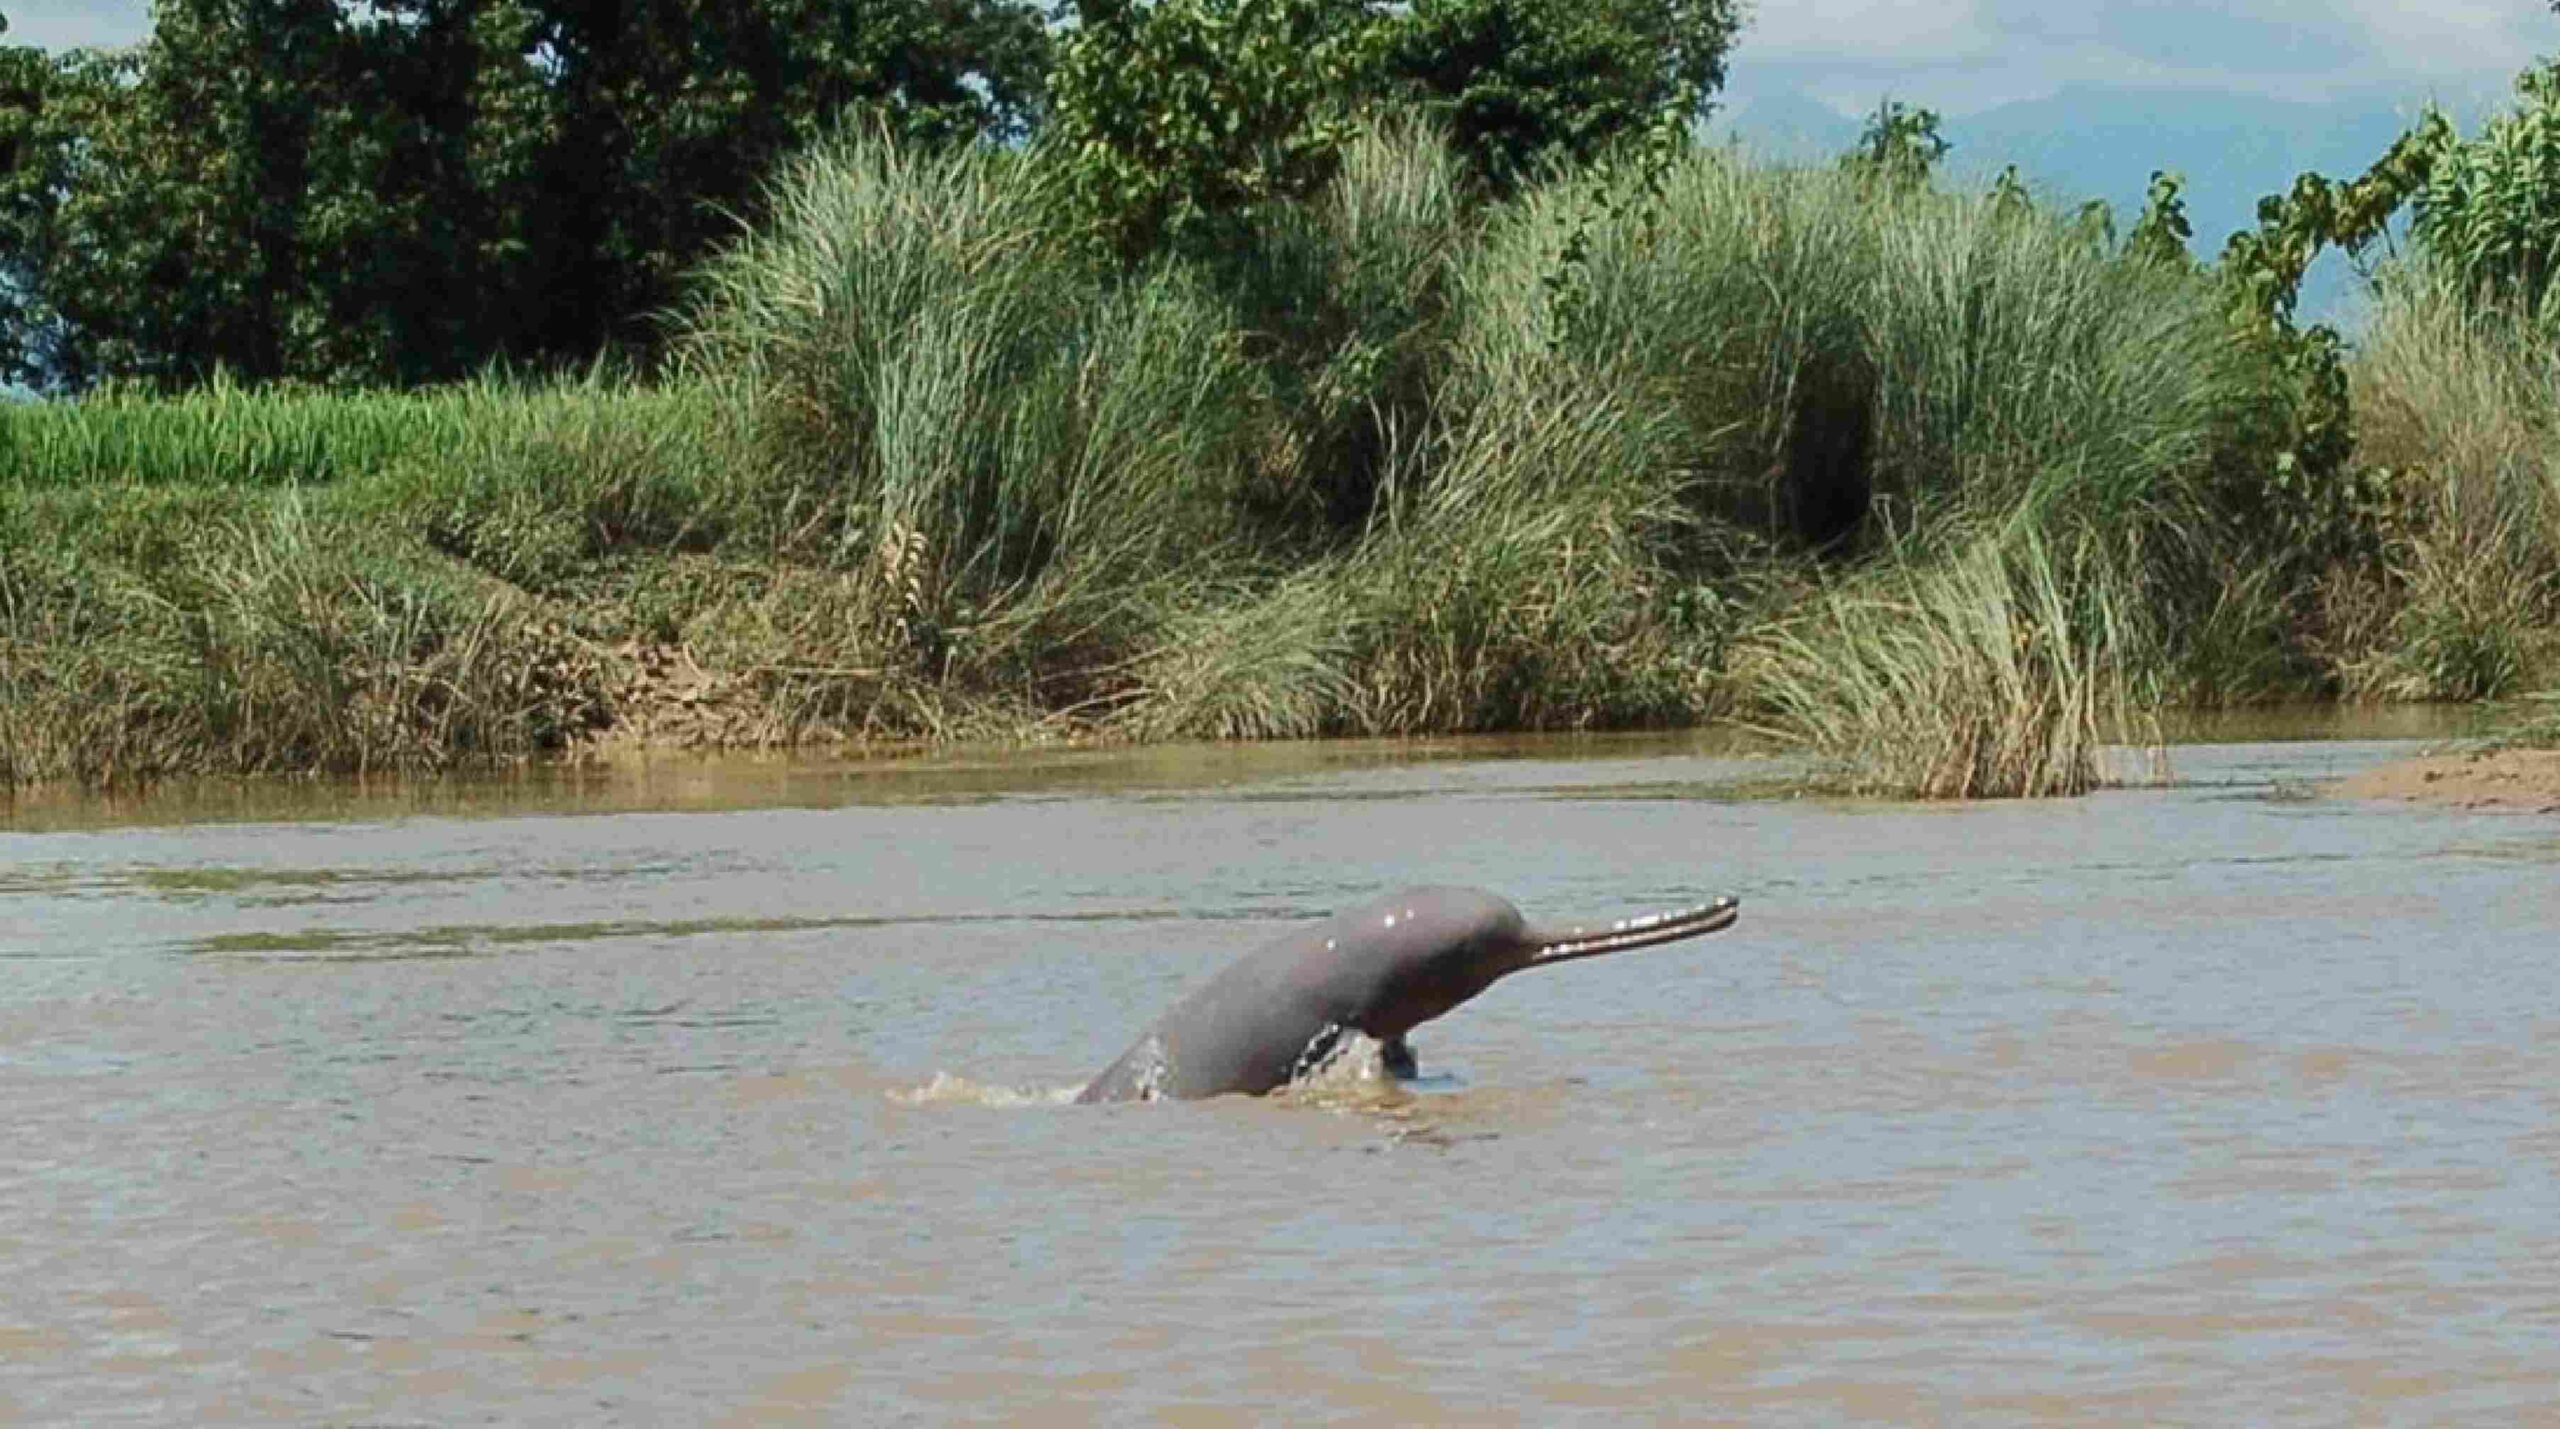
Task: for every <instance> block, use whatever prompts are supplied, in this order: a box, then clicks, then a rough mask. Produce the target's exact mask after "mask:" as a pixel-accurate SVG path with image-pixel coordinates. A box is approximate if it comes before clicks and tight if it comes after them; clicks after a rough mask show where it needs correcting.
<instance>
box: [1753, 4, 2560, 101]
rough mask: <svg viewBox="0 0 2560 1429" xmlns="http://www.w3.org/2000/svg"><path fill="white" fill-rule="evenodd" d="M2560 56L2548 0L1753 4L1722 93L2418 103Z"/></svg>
mask: <svg viewBox="0 0 2560 1429" xmlns="http://www.w3.org/2000/svg"><path fill="white" fill-rule="evenodd" d="M2537 52H2540V53H2553V52H2560V16H2555V15H2553V14H2552V13H2551V12H2550V10H2549V8H2548V6H2547V5H2546V4H2545V0H2080V2H2079V3H2072V0H2064V3H2059V4H2057V3H2054V2H2053V0H1900V2H1899V3H1897V0H1759V4H1758V6H1757V13H1756V14H1755V16H1754V18H1753V20H1752V23H1751V25H1750V28H1749V29H1747V30H1746V31H1745V32H1744V34H1743V37H1742V42H1741V44H1740V46H1739V47H1738V48H1737V49H1736V50H1735V52H1734V55H1733V60H1732V64H1731V71H1732V82H1731V84H1730V85H1729V86H1728V92H1729V97H1730V98H1731V99H1732V100H1734V101H1736V102H1737V103H1738V104H1742V105H1745V106H1747V103H1748V101H1749V100H1750V99H1751V98H1752V97H1754V96H1757V95H1763V94H1770V93H1789V92H1792V93H1798V94H1803V95H1806V96H1809V97H1811V98H1814V99H1816V100H1819V101H1821V102H1822V103H1824V104H1826V105H1829V106H1830V107H1831V108H1833V109H1835V110H1839V111H1841V112H1844V113H1858V112H1863V111H1866V110H1869V109H1872V108H1873V107H1874V106H1875V103H1876V101H1877V100H1878V99H1879V98H1882V97H1885V96H1887V95H1890V96H1891V97H1893V98H1896V99H1900V100H1903V101H1904V102H1906V103H1911V104H1919V105H1926V106H1928V107H1929V108H1932V109H1936V110H1938V111H1939V112H1941V113H1943V114H1946V115H1949V116H1961V115H1965V114H1970V113H1975V112H1977V111H1980V110H1984V109H1989V108H1992V107H1994V106H1997V105H2001V104H2009V103H2014V102H2017V101H2020V100H2029V99H2041V98H2044V97H2047V96H2049V95H2051V94H2054V93H2055V92H2057V91H2060V90H2063V89H2066V88H2072V87H2077V86H2091V85H2096V86H2105V87H2115V88H2140V89H2151V90H2158V89H2203V90H2216V91H2222V92H2226V93H2240V94H2249V95H2255V96H2259V97H2262V98H2271V99H2286V100H2295V101H2302V102H2321V101H2334V100H2340V99H2348V98H2357V97H2388V98H2392V99H2396V100H2399V101H2400V102H2403V103H2406V104H2410V105H2415V104H2417V103H2419V102H2422V101H2424V100H2426V99H2428V98H2430V97H2443V98H2447V99H2452V98H2456V97H2460V96H2469V95H2478V94H2481V93H2483V92H2486V93H2489V94H2495V93H2499V92H2502V91H2504V90H2505V88H2506V87H2507V84H2508V82H2509V80H2510V79H2511V78H2512V77H2513V76H2514V75H2515V73H2516V72H2517V71H2518V70H2521V69H2522V68H2524V67H2525V66H2526V65H2527V64H2529V63H2530V62H2531V61H2532V60H2533V58H2534V56H2535V55H2536V53H2537Z"/></svg>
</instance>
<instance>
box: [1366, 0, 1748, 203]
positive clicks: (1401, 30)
mask: <svg viewBox="0 0 2560 1429" xmlns="http://www.w3.org/2000/svg"><path fill="white" fill-rule="evenodd" d="M1739 22H1740V16H1739V15H1738V13H1737V11H1736V7H1735V4H1734V3H1733V0H1416V3H1415V4H1413V5H1412V6H1411V7H1410V8H1409V9H1407V10H1405V11H1404V12H1403V13H1402V14H1401V16H1399V17H1397V18H1395V19H1393V20H1392V21H1391V22H1390V24H1389V26H1388V35H1387V39H1386V42H1385V45H1384V54H1383V63H1384V67H1385V71H1386V75H1385V78H1386V82H1387V84H1388V86H1389V88H1390V90H1391V91H1394V90H1401V91H1403V92H1404V93H1406V94H1409V95H1410V96H1412V97H1413V98H1415V99H1418V100H1419V101H1421V103H1422V105H1423V107H1424V108H1426V109H1427V110H1429V111H1431V112H1432V113H1434V114H1436V115H1438V116H1440V117H1441V118H1442V119H1443V121H1444V122H1445V123H1446V124H1447V125H1448V126H1449V131H1450V134H1451V137H1452V138H1453V139H1454V140H1455V142H1456V143H1457V144H1458V146H1459V149H1460V151H1461V152H1462V153H1464V154H1465V155H1466V156H1467V158H1468V160H1469V162H1470V164H1471V165H1472V166H1473V167H1474V169H1475V171H1476V172H1477V174H1478V175H1479V176H1480V177H1481V178H1482V179H1484V180H1485V181H1486V182H1488V183H1489V184H1492V185H1494V186H1497V187H1500V186H1507V185H1509V184H1511V183H1514V182H1516V181H1517V180H1518V179H1519V178H1520V177H1522V176H1523V175H1525V174H1526V173H1527V172H1529V170H1530V169H1531V168H1532V166H1533V165H1534V164H1536V163H1537V162H1538V161H1540V160H1541V159H1549V158H1556V159H1563V160H1566V161H1572V162H1580V161H1588V160H1590V159H1592V158H1594V157H1596V156H1597V155H1599V154H1600V153H1601V152H1602V151H1604V150H1605V149H1607V148H1608V147H1609V146H1611V145H1613V144H1615V143H1618V142H1619V141H1620V140H1622V139H1624V138H1626V137H1627V136H1629V135H1632V134H1635V133H1638V132H1640V131H1642V130H1643V129H1645V128H1646V126H1648V125H1650V124H1652V123H1654V122H1655V121H1656V120H1657V119H1658V118H1659V117H1661V116H1663V115H1664V114H1666V113H1668V114H1670V115H1672V116H1673V117H1674V118H1675V119H1676V120H1678V121H1682V122H1685V121H1688V120H1691V119H1695V118H1699V117H1702V116H1703V114H1704V112H1705V109H1706V106H1707V101H1708V99H1709V97H1710V96H1711V95H1713V94H1714V93H1715V91H1716V90H1718V89H1719V88H1721V87H1722V86H1723V84H1724V73H1725V71H1724V62H1725V56H1726V54H1727V52H1728V51H1729V50H1730V49H1731V48H1732V45H1733V37H1734V32H1735V30H1736V28H1737V26H1738V24H1739Z"/></svg>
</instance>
